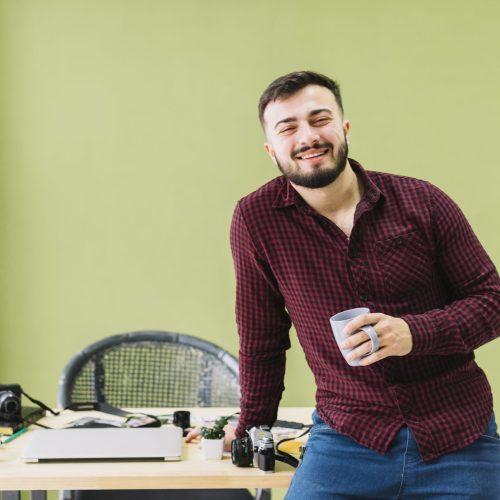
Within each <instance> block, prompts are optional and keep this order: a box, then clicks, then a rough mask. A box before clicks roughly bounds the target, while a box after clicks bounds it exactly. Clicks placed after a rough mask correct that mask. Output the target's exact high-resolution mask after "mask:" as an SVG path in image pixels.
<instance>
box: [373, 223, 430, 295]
mask: <svg viewBox="0 0 500 500" xmlns="http://www.w3.org/2000/svg"><path fill="white" fill-rule="evenodd" d="M376 253H377V260H378V263H379V266H380V270H381V273H382V277H383V280H384V288H385V293H386V295H387V296H388V297H392V298H403V297H408V296H410V295H414V294H416V293H419V292H422V291H425V290H426V289H428V288H429V287H430V286H432V282H433V261H432V256H431V250H430V248H429V247H428V245H427V243H426V241H425V240H424V238H423V236H422V235H421V233H420V232H419V231H413V232H409V233H404V234H400V235H398V236H394V237H391V238H388V239H384V240H380V241H378V242H377V251H376Z"/></svg>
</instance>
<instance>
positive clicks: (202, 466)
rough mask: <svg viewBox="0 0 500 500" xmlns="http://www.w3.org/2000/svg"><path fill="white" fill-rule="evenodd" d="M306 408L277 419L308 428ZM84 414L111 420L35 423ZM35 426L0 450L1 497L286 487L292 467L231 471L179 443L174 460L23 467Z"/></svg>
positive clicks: (227, 462) (205, 411)
mask: <svg viewBox="0 0 500 500" xmlns="http://www.w3.org/2000/svg"><path fill="white" fill-rule="evenodd" d="M144 411H146V412H149V413H152V414H158V415H161V414H168V413H172V411H173V410H171V409H159V408H154V409H147V410H144ZM191 411H192V415H193V416H204V415H205V416H206V415H230V414H232V413H234V412H235V411H237V410H236V409H235V408H193V409H192V410H191ZM311 413H312V409H311V408H281V409H280V410H279V413H278V418H280V419H282V420H293V421H298V422H303V423H305V424H309V423H310V422H311ZM86 415H95V416H99V417H101V418H107V419H110V418H117V417H113V416H111V415H107V414H106V415H104V414H102V413H96V412H94V413H88V412H85V413H84V412H77V413H73V412H65V413H64V414H62V415H60V416H59V417H45V418H44V419H43V420H41V421H40V423H43V424H45V425H48V426H50V427H54V428H55V427H63V426H64V425H65V424H67V423H68V422H70V421H73V420H76V419H78V418H81V417H82V416H86ZM34 429H36V427H35V426H32V427H31V428H30V430H29V431H28V432H26V433H24V434H23V435H21V436H19V438H17V439H15V440H13V441H12V442H10V443H7V444H5V445H2V446H0V491H4V492H16V493H3V497H2V498H3V499H4V500H5V499H9V500H10V499H11V498H13V499H14V498H15V499H17V498H19V497H18V496H17V492H18V491H19V490H32V498H33V499H37V500H39V499H44V498H46V497H45V490H117V489H172V488H184V489H197V488H286V487H288V485H289V483H290V480H291V478H292V475H293V471H294V469H292V468H291V467H290V466H288V465H286V464H283V463H281V462H277V463H276V472H275V473H274V474H264V473H262V472H261V471H260V470H258V469H254V468H240V467H236V466H234V465H233V464H232V462H231V457H230V456H229V454H227V455H225V456H224V457H223V459H222V460H215V461H209V460H204V458H203V456H202V453H201V450H200V448H199V445H198V444H197V443H189V444H188V443H184V446H183V456H182V460H181V461H179V462H84V463H75V462H72V463H63V462H60V463H54V462H52V463H24V462H23V461H22V459H21V453H22V450H23V448H24V446H25V444H26V440H27V438H28V436H29V434H30V433H31V432H34Z"/></svg>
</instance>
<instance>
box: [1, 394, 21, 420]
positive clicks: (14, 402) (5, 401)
mask: <svg viewBox="0 0 500 500" xmlns="http://www.w3.org/2000/svg"><path fill="white" fill-rule="evenodd" d="M20 411H21V402H20V401H19V398H18V397H17V396H16V395H15V394H14V393H13V392H12V391H5V392H3V393H2V394H0V413H8V414H9V415H16V414H19V413H20Z"/></svg>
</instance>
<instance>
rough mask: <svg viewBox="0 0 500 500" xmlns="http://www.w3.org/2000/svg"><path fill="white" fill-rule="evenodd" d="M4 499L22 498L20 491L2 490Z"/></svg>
mask: <svg viewBox="0 0 500 500" xmlns="http://www.w3.org/2000/svg"><path fill="white" fill-rule="evenodd" d="M1 495H2V500H21V492H20V491H2V492H1Z"/></svg>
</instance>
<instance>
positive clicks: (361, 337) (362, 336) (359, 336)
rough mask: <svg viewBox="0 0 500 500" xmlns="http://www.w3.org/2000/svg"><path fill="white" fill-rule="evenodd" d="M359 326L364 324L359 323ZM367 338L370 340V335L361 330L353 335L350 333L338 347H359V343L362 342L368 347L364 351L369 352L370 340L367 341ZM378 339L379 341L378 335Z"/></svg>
mask: <svg viewBox="0 0 500 500" xmlns="http://www.w3.org/2000/svg"><path fill="white" fill-rule="evenodd" d="M365 324H366V323H365ZM361 326H364V325H361ZM377 333H378V332H377ZM367 340H370V336H369V335H368V334H367V333H366V332H364V331H363V330H361V331H359V332H357V333H355V334H354V335H351V336H350V337H349V338H348V339H345V340H344V341H343V342H342V344H341V345H340V347H341V348H342V349H353V348H357V347H360V345H362V344H365V343H367V344H368V345H369V346H370V347H369V349H368V350H367V351H366V352H369V351H370V350H371V341H370V342H367ZM379 341H380V335H379Z"/></svg>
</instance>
